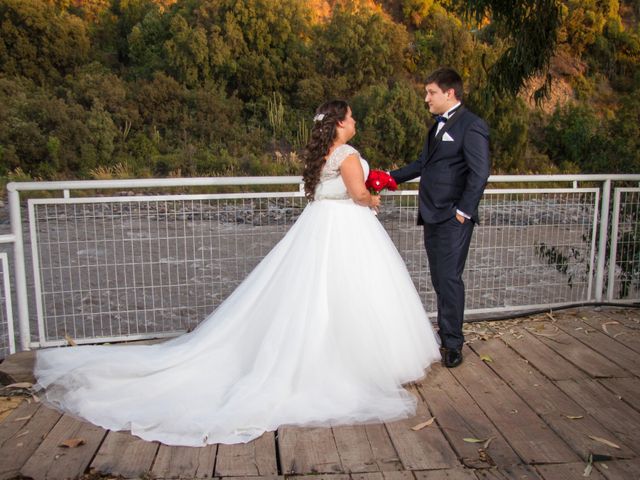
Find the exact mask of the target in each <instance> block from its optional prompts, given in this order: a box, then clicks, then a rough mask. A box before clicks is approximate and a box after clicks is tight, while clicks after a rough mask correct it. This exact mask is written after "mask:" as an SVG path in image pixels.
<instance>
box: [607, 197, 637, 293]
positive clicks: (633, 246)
mask: <svg viewBox="0 0 640 480" xmlns="http://www.w3.org/2000/svg"><path fill="white" fill-rule="evenodd" d="M612 218H613V221H612V228H611V230H612V231H611V258H609V270H608V288H607V299H608V300H627V301H634V300H635V301H637V300H638V298H640V188H616V189H615V194H614V202H613V216H612Z"/></svg>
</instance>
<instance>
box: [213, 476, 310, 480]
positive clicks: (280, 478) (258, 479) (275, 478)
mask: <svg viewBox="0 0 640 480" xmlns="http://www.w3.org/2000/svg"><path fill="white" fill-rule="evenodd" d="M300 478H302V477H300ZM313 478H314V480H315V479H316V478H319V477H315V476H314V477H313ZM220 480H284V475H268V476H266V477H222V478H220Z"/></svg>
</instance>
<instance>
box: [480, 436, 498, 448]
mask: <svg viewBox="0 0 640 480" xmlns="http://www.w3.org/2000/svg"><path fill="white" fill-rule="evenodd" d="M494 438H496V437H489V438H487V441H486V442H484V445H483V446H482V448H484V449H485V450H486V449H487V448H489V445H491V442H493V439H494Z"/></svg>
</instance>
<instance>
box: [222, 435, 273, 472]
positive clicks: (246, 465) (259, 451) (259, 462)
mask: <svg viewBox="0 0 640 480" xmlns="http://www.w3.org/2000/svg"><path fill="white" fill-rule="evenodd" d="M277 474H278V465H277V461H276V441H275V438H274V433H273V432H267V433H265V434H263V435H262V436H260V437H259V438H256V439H255V440H253V441H251V442H248V443H238V444H235V445H223V444H221V445H219V446H218V454H217V456H216V467H215V472H214V476H216V477H244V476H247V477H249V476H269V475H277Z"/></svg>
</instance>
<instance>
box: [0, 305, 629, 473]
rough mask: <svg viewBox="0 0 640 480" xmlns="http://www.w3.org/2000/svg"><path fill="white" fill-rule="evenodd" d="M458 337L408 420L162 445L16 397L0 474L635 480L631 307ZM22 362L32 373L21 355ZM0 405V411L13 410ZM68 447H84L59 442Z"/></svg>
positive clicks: (0, 452) (482, 327) (557, 315)
mask: <svg viewBox="0 0 640 480" xmlns="http://www.w3.org/2000/svg"><path fill="white" fill-rule="evenodd" d="M467 329H468V332H467V339H468V345H467V346H466V347H465V349H466V351H465V354H466V357H465V362H464V364H463V365H462V366H461V367H459V368H456V369H453V370H447V369H445V368H442V367H441V366H437V367H435V368H433V369H432V371H431V372H430V373H429V375H428V377H427V378H426V380H425V381H423V382H422V383H420V384H417V385H411V386H409V388H410V389H411V390H412V391H413V392H414V393H415V394H416V395H418V397H419V398H420V403H419V408H418V412H417V415H416V416H415V417H414V418H411V419H408V420H404V421H400V422H395V423H388V424H380V425H366V426H344V427H336V428H282V429H280V430H278V432H277V433H269V434H265V435H263V436H262V437H261V438H259V439H257V440H255V441H253V442H251V443H249V444H246V445H212V446H208V447H204V448H189V447H167V446H165V445H160V444H158V443H156V442H145V441H143V440H140V439H138V438H136V437H133V436H131V435H129V434H127V433H121V432H111V431H105V430H103V429H101V428H98V427H95V426H93V425H90V424H88V423H84V422H80V421H78V420H75V419H73V418H71V417H69V416H66V415H63V416H61V415H60V414H59V413H57V412H55V411H53V410H50V409H48V408H46V407H44V406H42V405H41V404H39V403H36V402H34V401H26V400H23V401H22V403H20V404H19V406H17V407H16V408H14V409H12V410H11V411H10V412H9V414H8V416H6V417H5V418H4V419H3V420H2V421H1V422H0V479H9V478H15V477H17V478H23V477H28V478H34V479H62V478H85V479H89V478H91V479H94V478H95V479H97V478H143V479H151V478H158V479H178V478H181V479H192V478H213V477H217V478H226V477H241V478H245V477H252V478H253V479H255V480H258V479H259V478H260V477H261V478H265V479H266V478H269V479H271V478H275V477H282V476H303V475H314V479H317V480H431V479H434V480H435V479H452V480H457V479H460V480H462V479H469V480H470V479H548V480H551V479H553V480H558V479H571V478H580V479H583V478H591V479H638V478H640V378H639V377H640V309H632V308H629V309H621V308H602V309H593V308H583V309H576V310H566V311H561V312H554V313H553V314H545V315H539V316H537V317H530V318H525V319H520V320H508V321H501V322H491V323H480V324H478V323H476V324H471V325H469V326H468V327H467ZM20 362H21V363H20ZM20 362H18V363H20V364H22V365H27V367H25V368H27V371H26V373H24V372H23V373H24V374H25V375H28V374H29V372H28V365H29V358H28V357H27V356H25V355H23V356H22V357H20ZM6 363H7V364H11V360H9V361H8V362H6ZM17 370H19V368H18V369H17ZM14 373H16V370H15V369H14ZM15 378H17V379H19V380H25V378H18V377H15ZM0 402H1V403H0V406H2V405H5V406H4V407H2V408H0V411H1V410H2V409H7V408H10V403H11V402H10V401H9V400H7V399H0ZM168 413H169V412H168ZM431 419H433V421H432V422H431V423H429V422H428V421H429V420H431ZM421 423H427V425H426V426H424V427H423V428H421V429H418V430H413V429H412V428H411V427H414V426H416V425H419V424H421ZM72 439H81V440H82V445H79V446H75V447H71V448H69V447H64V446H61V445H62V444H63V443H64V442H66V441H69V440H72ZM590 456H591V458H592V459H593V463H592V465H591V466H589V463H590V462H589V458H590ZM589 471H590V473H589ZM585 473H588V476H586V477H585V476H583V475H584V474H585Z"/></svg>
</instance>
